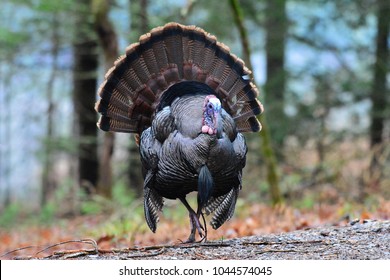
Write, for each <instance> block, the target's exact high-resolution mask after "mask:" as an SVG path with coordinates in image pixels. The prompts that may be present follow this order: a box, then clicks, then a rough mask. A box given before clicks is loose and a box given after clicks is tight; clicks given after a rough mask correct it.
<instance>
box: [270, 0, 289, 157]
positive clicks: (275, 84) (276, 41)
mask: <svg viewBox="0 0 390 280" xmlns="http://www.w3.org/2000/svg"><path fill="white" fill-rule="evenodd" d="M285 9H286V0H267V1H266V25H265V27H266V34H267V36H266V43H265V45H266V46H265V47H266V53H267V56H266V62H267V69H266V74H267V81H266V84H265V94H266V99H265V104H266V105H267V111H266V114H267V115H268V116H270V117H269V118H268V119H269V122H270V123H269V125H270V132H271V136H272V141H273V144H276V147H277V148H279V149H280V148H281V147H282V145H283V141H284V138H285V136H286V134H287V128H288V123H287V118H286V116H285V114H284V105H285V104H284V100H285V98H284V92H285V84H286V73H285V70H284V52H285V37H286V34H287V18H286V11H285Z"/></svg>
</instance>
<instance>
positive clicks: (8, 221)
mask: <svg viewBox="0 0 390 280" xmlns="http://www.w3.org/2000/svg"><path fill="white" fill-rule="evenodd" d="M20 209H21V205H18V204H16V203H12V204H10V205H9V206H8V207H6V208H5V209H4V211H3V212H2V213H1V215H0V227H10V226H12V225H14V224H16V223H17V221H18V216H19V214H20Z"/></svg>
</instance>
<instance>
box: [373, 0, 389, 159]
mask: <svg viewBox="0 0 390 280" xmlns="http://www.w3.org/2000/svg"><path fill="white" fill-rule="evenodd" d="M389 33H390V4H389V2H388V1H386V0H378V5H377V37H376V54H375V64H374V80H373V84H372V91H371V102H372V109H371V128H370V140H371V147H374V146H376V145H378V144H381V143H382V142H383V128H384V123H385V112H386V103H387V100H386V98H387V97H388V95H389V92H388V90H387V89H386V75H387V73H388V70H389V59H390V58H389V48H388V41H389V39H390V38H389ZM374 161H375V159H374ZM374 165H375V163H374Z"/></svg>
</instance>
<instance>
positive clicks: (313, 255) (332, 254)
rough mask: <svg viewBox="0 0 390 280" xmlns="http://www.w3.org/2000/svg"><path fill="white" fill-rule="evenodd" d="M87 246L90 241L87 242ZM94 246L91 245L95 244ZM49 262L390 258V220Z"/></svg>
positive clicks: (86, 253) (81, 254)
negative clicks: (72, 260) (80, 260)
mask: <svg viewBox="0 0 390 280" xmlns="http://www.w3.org/2000/svg"><path fill="white" fill-rule="evenodd" d="M86 242H87V241H86ZM91 244H92V245H94V244H93V242H92V241H91ZM45 259H84V260H85V259H87V260H94V259H95V260H101V259H110V260H119V259H122V260H123V259H158V260H165V259H168V260H177V259H186V260H192V259H202V260H207V259H264V260H304V259H316V260H318V259H327V260H329V259H330V260H334V259H359V260H366V259H390V221H371V220H364V221H362V220H360V221H358V220H356V221H353V222H351V223H349V224H348V225H346V226H334V227H319V228H311V229H308V230H297V231H293V232H288V233H281V234H266V235H256V236H248V237H242V238H233V239H229V240H222V241H217V242H215V241H208V242H203V243H193V244H175V245H154V246H147V247H134V248H128V249H121V250H101V249H98V247H97V246H96V247H95V248H93V249H88V250H75V251H62V252H56V253H54V254H52V255H50V256H47V257H45Z"/></svg>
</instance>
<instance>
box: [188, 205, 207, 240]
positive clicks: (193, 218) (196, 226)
mask: <svg viewBox="0 0 390 280" xmlns="http://www.w3.org/2000/svg"><path fill="white" fill-rule="evenodd" d="M191 210H192V209H191ZM201 215H202V218H203V221H204V222H205V219H204V216H203V213H201ZM189 217H190V223H191V233H190V236H189V237H188V239H187V240H186V241H185V242H184V243H194V242H196V238H195V235H196V231H198V234H199V236H200V238H201V240H199V241H198V242H202V241H204V240H205V239H206V238H207V229H206V228H207V227H206V223H204V226H203V225H202V224H201V222H200V220H199V215H198V214H196V213H195V211H193V210H192V211H189Z"/></svg>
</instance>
